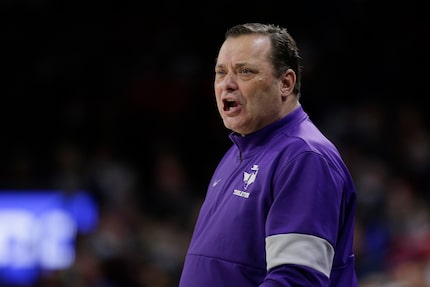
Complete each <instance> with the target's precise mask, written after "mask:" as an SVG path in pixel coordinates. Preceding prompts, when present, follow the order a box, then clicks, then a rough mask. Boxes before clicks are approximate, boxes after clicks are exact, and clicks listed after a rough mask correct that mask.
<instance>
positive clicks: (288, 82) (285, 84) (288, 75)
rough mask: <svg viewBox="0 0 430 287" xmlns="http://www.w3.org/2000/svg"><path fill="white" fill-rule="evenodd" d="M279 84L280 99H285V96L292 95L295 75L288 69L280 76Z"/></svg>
mask: <svg viewBox="0 0 430 287" xmlns="http://www.w3.org/2000/svg"><path fill="white" fill-rule="evenodd" d="M280 84H281V95H282V99H286V98H287V96H289V95H290V94H291V93H293V90H294V86H295V84H296V73H295V72H294V71H293V70H292V69H288V70H287V71H286V72H284V73H283V74H282V78H281V83H280Z"/></svg>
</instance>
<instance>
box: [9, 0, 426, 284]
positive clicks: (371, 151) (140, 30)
mask: <svg viewBox="0 0 430 287" xmlns="http://www.w3.org/2000/svg"><path fill="white" fill-rule="evenodd" d="M429 16H430V15H429V10H428V9H427V8H424V4H421V2H418V1H407V2H400V3H394V2H388V1H387V2H386V3H383V2H380V1H366V0H361V1H359V0H356V1H310V0H307V1H295V2H293V1H287V2H279V1H270V0H267V1H259V2H257V1H254V2H234V1H231V2H228V1H221V2H219V1H215V2H205V3H203V2H201V3H193V4H191V3H187V2H181V1H176V2H166V1H160V2H147V1H146V2H145V1H118V2H113V1H104V2H101V1H100V2H99V1H96V2H91V1H48V0H32V1H14V0H3V1H2V2H1V3H0V21H1V22H0V23H1V27H2V28H1V31H2V33H1V46H2V52H1V62H0V63H1V69H2V71H3V73H2V85H1V94H2V102H1V105H0V107H1V108H0V123H1V131H2V133H1V134H2V138H1V141H0V159H1V163H2V164H1V166H0V188H2V189H14V190H15V189H16V190H22V189H29V188H31V189H34V188H48V189H49V188H57V189H61V190H64V191H65V192H72V193H73V192H74V190H77V189H85V190H88V191H90V193H91V194H92V195H93V196H94V198H95V199H96V200H97V202H98V203H99V204H100V207H101V215H100V225H99V229H98V230H97V231H96V232H94V234H91V235H87V236H82V238H79V239H78V251H77V255H76V263H75V264H74V266H72V267H71V268H70V269H68V270H61V271H57V272H49V273H47V274H45V275H44V276H42V277H41V279H40V282H37V283H36V285H37V286H129V287H130V286H144V287H146V286H150V287H171V286H177V282H178V281H177V280H178V276H179V272H180V268H181V264H182V260H183V256H184V252H185V250H186V248H187V245H188V241H189V236H190V234H191V231H192V227H193V224H194V218H195V215H196V212H197V210H198V207H199V205H200V203H201V200H202V199H203V196H204V193H205V190H206V185H207V183H208V182H209V179H210V178H209V177H210V175H211V173H212V171H213V169H214V168H215V166H216V164H217V163H218V160H219V159H220V157H221V156H222V154H223V153H224V152H225V151H226V149H227V148H228V147H229V145H230V142H229V140H228V138H227V134H228V131H227V130H226V129H225V128H224V127H223V125H222V122H221V120H220V118H219V116H218V114H217V111H216V109H215V102H214V97H213V90H212V79H213V69H214V59H215V56H216V54H217V51H218V48H219V46H220V44H221V43H222V41H223V36H224V35H223V34H224V32H225V30H226V29H227V28H229V27H230V26H232V25H234V24H238V23H243V22H257V21H258V22H267V23H269V22H270V23H275V24H279V25H283V26H286V27H288V29H289V31H290V33H291V34H292V35H293V36H294V37H295V38H296V40H297V42H298V44H299V47H300V49H301V53H302V57H303V58H304V62H303V64H304V74H303V84H302V86H303V88H302V100H301V101H302V105H303V106H304V108H305V110H306V111H307V112H308V113H309V115H310V117H311V119H312V120H313V121H314V122H316V124H317V125H318V126H319V127H320V128H321V129H322V130H323V131H324V132H325V133H326V135H327V136H328V137H329V138H330V139H332V140H333V141H334V142H335V144H336V145H337V146H338V148H339V149H340V151H341V152H342V154H343V156H344V158H345V160H346V162H347V164H348V165H349V167H350V169H351V172H352V174H353V176H354V178H355V181H356V184H357V190H358V198H359V206H358V211H357V212H358V214H357V232H356V237H357V239H356V250H357V251H356V256H357V272H358V275H359V278H360V281H361V287H366V286H388V284H392V283H394V282H395V283H399V282H405V284H410V285H407V286H414V287H421V286H430V279H428V278H429V277H430V276H429V274H428V273H429V272H428V269H429V268H430V248H429V246H430V216H429V203H428V200H429V195H430V185H429V184H430V182H429V176H428V175H429V174H430V173H429V171H430V131H429V114H428V113H427V112H426V108H425V105H424V102H427V101H426V100H425V99H426V97H427V96H428V95H429V94H428V92H427V89H425V86H424V85H425V84H427V82H426V81H427V76H428V75H429V73H428V51H429V48H430V47H429V46H430V45H429V44H428V41H427V39H426V38H427V37H428V35H429V32H430V30H429V22H428V18H429ZM372 284H373V285H372ZM390 286H391V285H390Z"/></svg>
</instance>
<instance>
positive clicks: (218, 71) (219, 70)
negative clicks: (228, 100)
mask: <svg viewBox="0 0 430 287" xmlns="http://www.w3.org/2000/svg"><path fill="white" fill-rule="evenodd" d="M215 75H216V76H224V75H225V71H224V70H222V69H216V70H215Z"/></svg>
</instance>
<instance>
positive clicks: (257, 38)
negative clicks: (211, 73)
mask: <svg viewBox="0 0 430 287" xmlns="http://www.w3.org/2000/svg"><path fill="white" fill-rule="evenodd" d="M270 49H271V43H270V39H269V38H268V37H267V36H262V35H245V36H240V37H237V38H228V39H227V40H226V41H225V42H224V43H223V45H222V46H221V49H220V51H219V53H218V58H217V63H216V66H215V73H216V75H215V81H214V90H215V96H216V102H217V107H218V111H219V113H220V115H221V117H222V119H223V122H224V125H225V126H226V127H227V128H228V129H230V130H233V131H235V132H237V133H239V134H242V135H246V134H250V133H253V132H255V131H257V130H259V129H261V128H263V127H265V126H267V125H268V124H270V123H272V122H274V121H276V120H278V119H279V118H281V117H282V116H283V115H282V94H281V89H282V81H281V79H280V78H276V77H275V76H274V70H273V66H272V64H271V62H270V60H269V55H270Z"/></svg>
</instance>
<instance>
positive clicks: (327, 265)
mask: <svg viewBox="0 0 430 287" xmlns="http://www.w3.org/2000/svg"><path fill="white" fill-rule="evenodd" d="M266 253H267V255H266V261H267V270H269V269H271V268H273V267H276V266H279V265H283V264H298V265H304V266H307V267H310V268H313V269H315V270H317V271H319V272H322V273H323V274H325V275H326V276H327V277H329V276H330V271H331V267H332V264H333V257H334V249H333V246H332V245H331V244H330V243H329V242H328V241H327V240H325V239H322V238H320V237H317V236H313V235H308V234H297V233H290V234H276V235H272V236H269V237H267V238H266Z"/></svg>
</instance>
